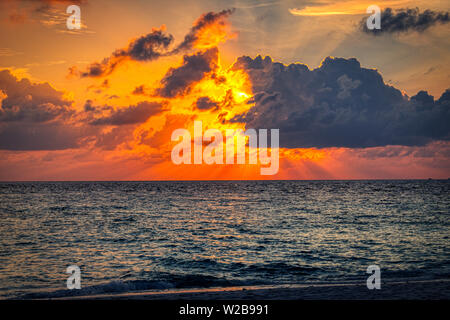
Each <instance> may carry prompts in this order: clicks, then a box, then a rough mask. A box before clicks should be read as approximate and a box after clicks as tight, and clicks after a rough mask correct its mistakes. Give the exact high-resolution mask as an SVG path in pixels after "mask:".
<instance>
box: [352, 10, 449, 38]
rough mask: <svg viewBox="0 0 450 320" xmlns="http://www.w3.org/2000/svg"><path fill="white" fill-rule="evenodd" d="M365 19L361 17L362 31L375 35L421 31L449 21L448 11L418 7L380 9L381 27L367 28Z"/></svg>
mask: <svg viewBox="0 0 450 320" xmlns="http://www.w3.org/2000/svg"><path fill="white" fill-rule="evenodd" d="M366 20H367V18H363V19H362V20H361V22H360V27H361V29H362V31H364V32H366V33H371V34H375V35H378V34H382V33H400V32H407V31H411V30H414V31H418V32H422V31H424V30H426V29H428V28H429V27H431V26H433V25H436V24H438V23H448V22H449V21H450V19H449V13H448V12H445V11H432V10H428V9H427V10H425V11H423V12H420V10H419V8H415V9H399V10H396V11H395V12H394V11H393V10H392V9H391V8H386V9H385V10H383V11H381V29H374V30H369V29H368V28H367V25H366Z"/></svg>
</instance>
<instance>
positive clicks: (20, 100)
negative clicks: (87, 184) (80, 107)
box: [0, 70, 89, 150]
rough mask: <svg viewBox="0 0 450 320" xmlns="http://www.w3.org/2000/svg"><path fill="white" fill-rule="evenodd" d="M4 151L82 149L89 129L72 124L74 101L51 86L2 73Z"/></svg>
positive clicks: (1, 145)
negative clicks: (81, 145) (79, 145)
mask: <svg viewBox="0 0 450 320" xmlns="http://www.w3.org/2000/svg"><path fill="white" fill-rule="evenodd" d="M0 91H1V92H0V96H1V97H2V99H1V108H0V149H6V150H60V149H67V148H74V147H77V146H78V143H79V140H80V139H81V138H82V137H85V136H86V135H87V134H88V132H89V130H88V129H86V128H84V127H83V126H77V125H74V124H72V123H71V121H70V120H71V118H72V117H73V116H74V115H75V111H74V110H73V109H72V108H71V105H72V102H71V101H67V100H65V99H64V98H63V93H62V92H60V91H57V90H55V89H53V88H52V87H51V86H50V85H49V84H48V83H31V82H30V81H29V80H28V79H25V78H24V79H21V80H19V79H17V78H16V77H15V76H13V75H12V74H11V73H10V72H9V71H8V70H3V71H0Z"/></svg>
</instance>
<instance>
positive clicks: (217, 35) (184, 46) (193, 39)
mask: <svg viewBox="0 0 450 320" xmlns="http://www.w3.org/2000/svg"><path fill="white" fill-rule="evenodd" d="M233 12H234V9H228V10H222V11H220V12H217V13H216V12H208V13H205V14H203V15H202V16H201V17H200V18H198V19H197V21H195V23H194V26H193V27H192V28H191V30H190V31H189V33H188V34H187V35H186V36H185V37H184V40H183V42H182V43H180V44H179V45H178V47H177V48H176V49H175V50H174V51H173V53H178V52H180V51H186V50H190V49H192V48H193V47H194V46H195V45H196V44H197V46H196V47H197V48H211V47H214V46H217V44H218V43H219V42H222V41H224V40H225V39H226V37H227V32H226V31H225V30H224V27H225V20H224V19H225V18H227V17H229V16H230V15H231V14H232V13H233ZM212 26H217V27H218V28H216V29H214V30H213V31H214V32H208V31H209V30H208V29H209V28H211V27H212ZM212 33H213V34H212ZM199 42H200V43H199Z"/></svg>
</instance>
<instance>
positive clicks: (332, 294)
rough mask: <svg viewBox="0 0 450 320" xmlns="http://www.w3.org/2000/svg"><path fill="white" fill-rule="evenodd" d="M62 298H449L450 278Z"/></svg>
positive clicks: (147, 292) (68, 298) (66, 298)
mask: <svg viewBox="0 0 450 320" xmlns="http://www.w3.org/2000/svg"><path fill="white" fill-rule="evenodd" d="M56 299H61V300H78V299H81V300H111V299H113V300H397V299H407V300H442V299H444V300H448V299H450V279H440V280H423V281H396V282H386V283H382V286H381V289H380V290H368V289H367V287H366V285H365V284H364V283H363V284H361V283H340V284H317V283H315V284H299V285H289V286H288V285H286V286H276V287H273V286H270V287H269V286H258V287H229V288H208V289H188V290H187V289H186V290H165V291H140V292H131V293H121V294H101V295H90V296H76V297H74V296H72V297H67V296H66V297H63V298H56Z"/></svg>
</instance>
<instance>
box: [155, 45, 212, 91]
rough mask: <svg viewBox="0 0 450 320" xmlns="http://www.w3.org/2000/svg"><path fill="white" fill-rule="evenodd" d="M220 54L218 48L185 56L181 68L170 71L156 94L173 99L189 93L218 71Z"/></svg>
mask: <svg viewBox="0 0 450 320" xmlns="http://www.w3.org/2000/svg"><path fill="white" fill-rule="evenodd" d="M218 54H219V52H218V49H217V47H214V48H211V49H208V50H205V51H201V52H197V53H195V54H192V55H185V56H184V57H183V63H182V65H181V66H180V67H178V68H170V69H169V71H168V72H167V73H166V75H165V76H164V78H163V79H162V80H161V84H162V86H161V87H160V88H158V89H157V90H156V93H157V94H158V95H160V96H162V97H165V98H173V97H176V96H178V95H181V94H184V93H187V92H189V91H190V88H191V86H192V85H193V84H194V83H196V82H198V81H200V80H201V79H203V78H204V77H205V76H206V75H207V74H208V73H211V72H213V71H215V70H216V69H217V60H218Z"/></svg>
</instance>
